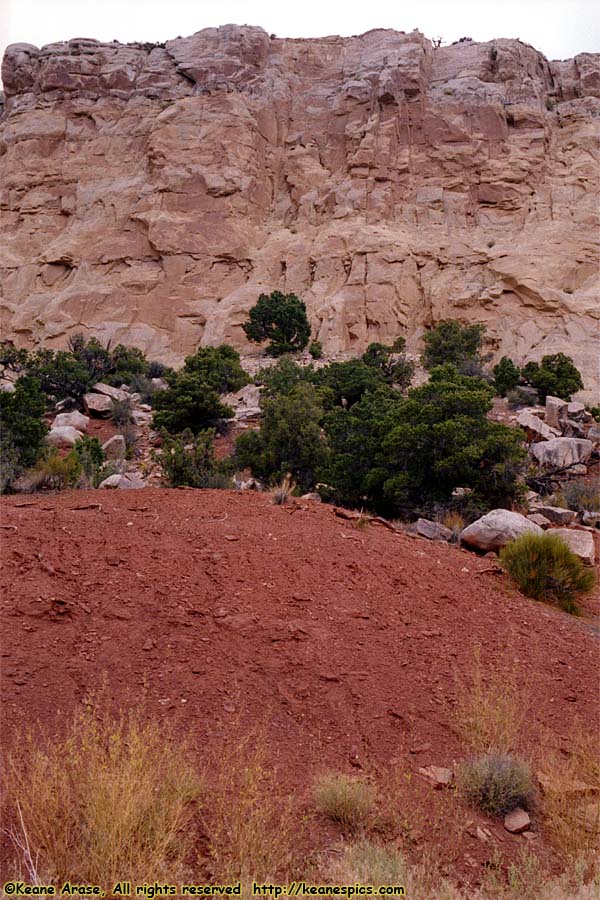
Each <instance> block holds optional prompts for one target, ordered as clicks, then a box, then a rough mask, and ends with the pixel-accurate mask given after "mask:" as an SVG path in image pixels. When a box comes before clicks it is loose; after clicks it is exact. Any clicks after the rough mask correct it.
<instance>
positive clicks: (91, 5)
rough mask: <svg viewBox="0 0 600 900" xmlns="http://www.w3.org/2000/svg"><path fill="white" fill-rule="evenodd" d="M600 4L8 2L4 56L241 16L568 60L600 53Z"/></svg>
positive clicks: (158, 36) (2, 3) (470, 0)
mask: <svg viewBox="0 0 600 900" xmlns="http://www.w3.org/2000/svg"><path fill="white" fill-rule="evenodd" d="M598 9H599V5H598V0H420V2H414V0H413V2H402V0H360V2H354V0H0V56H1V55H3V54H4V50H5V48H6V46H7V45H8V44H12V43H16V42H25V43H29V44H35V45H36V46H38V47H41V46H42V45H43V44H50V43H52V42H53V41H60V40H68V39H69V38H73V37H92V38H97V39H98V40H103V41H111V40H113V39H116V40H119V41H123V42H126V41H165V40H168V39H170V38H174V37H177V36H178V35H181V36H186V35H189V34H193V33H194V32H195V31H200V29H202V28H207V27H209V26H216V25H224V24H226V23H228V22H233V23H235V24H237V25H260V26H262V27H263V28H264V29H265V30H266V31H268V32H269V33H275V34H276V35H277V36H278V37H319V36H323V35H328V34H341V35H351V34H361V33H362V32H364V31H369V30H370V29H371V28H395V29H397V30H398V31H412V29H413V28H418V29H419V30H420V31H422V32H423V33H424V34H425V35H426V36H427V37H429V38H432V37H434V38H437V37H441V38H442V39H443V42H444V43H451V42H452V41H455V40H458V38H460V37H466V36H468V37H472V38H473V39H474V40H476V41H488V40H492V39H493V38H502V37H506V38H520V39H521V40H522V41H525V42H526V43H528V44H533V46H534V47H536V48H537V49H538V50H541V51H542V53H544V54H545V55H546V56H547V57H548V59H566V58H567V57H571V56H575V55H576V54H577V53H582V52H584V51H588V52H598V51H600V14H599V13H598Z"/></svg>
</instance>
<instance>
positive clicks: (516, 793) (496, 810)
mask: <svg viewBox="0 0 600 900" xmlns="http://www.w3.org/2000/svg"><path fill="white" fill-rule="evenodd" d="M457 784H458V789H459V792H460V793H461V795H462V796H463V797H464V799H465V800H466V801H467V803H470V804H471V805H472V806H475V807H476V808H477V809H479V810H481V812H483V813H486V814H487V815H489V816H503V815H506V813H508V812H511V810H513V809H516V808H517V807H518V806H522V807H524V808H527V806H528V805H529V804H530V802H531V799H532V796H533V781H532V777H531V772H530V770H529V767H528V766H527V764H526V763H525V762H523V760H521V759H519V758H518V757H516V756H514V755H513V754H512V753H484V754H483V755H482V756H478V757H476V758H475V759H471V760H468V761H467V762H464V763H463V764H462V765H461V766H460V767H459V769H458V772H457Z"/></svg>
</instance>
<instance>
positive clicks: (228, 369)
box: [166, 344, 249, 394]
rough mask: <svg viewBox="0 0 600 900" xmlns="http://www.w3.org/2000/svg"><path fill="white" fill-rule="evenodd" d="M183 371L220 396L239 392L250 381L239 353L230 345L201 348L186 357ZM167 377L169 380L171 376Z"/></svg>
mask: <svg viewBox="0 0 600 900" xmlns="http://www.w3.org/2000/svg"><path fill="white" fill-rule="evenodd" d="M183 371H184V372H187V373H189V374H192V375H194V376H196V377H197V378H198V379H199V380H200V381H202V382H204V384H207V385H209V386H210V387H211V388H213V389H214V390H215V391H217V393H218V394H226V393H229V392H231V391H239V389H240V388H242V387H244V385H245V384H248V381H249V378H248V376H247V374H246V373H245V372H244V370H243V368H242V365H241V363H240V355H239V353H238V352H237V350H234V348H233V347H230V346H229V344H220V345H219V346H218V347H200V348H199V349H198V350H196V352H195V353H193V354H192V355H191V356H186V358H185V363H184V366H183ZM166 377H167V380H168V378H169V375H168V374H167V375H166Z"/></svg>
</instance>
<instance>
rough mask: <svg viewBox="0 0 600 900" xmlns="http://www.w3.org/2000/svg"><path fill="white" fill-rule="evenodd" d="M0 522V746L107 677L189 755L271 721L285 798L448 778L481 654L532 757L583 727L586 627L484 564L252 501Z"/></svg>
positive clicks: (193, 501) (176, 503)
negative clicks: (388, 777)
mask: <svg viewBox="0 0 600 900" xmlns="http://www.w3.org/2000/svg"><path fill="white" fill-rule="evenodd" d="M0 508H1V511H2V526H3V531H2V532H1V534H2V541H3V548H4V549H3V553H2V567H1V583H2V608H1V613H2V634H3V638H2V650H1V653H2V660H1V662H2V671H1V684H2V695H1V702H2V714H3V728H2V738H3V741H4V742H5V743H10V740H11V734H12V732H13V728H14V726H16V725H17V724H18V723H19V722H21V721H23V720H25V721H28V722H31V721H33V720H35V719H40V720H41V721H42V722H43V723H45V724H46V725H47V726H48V728H49V730H51V729H52V727H53V724H54V722H55V714H56V710H57V708H61V709H64V710H69V709H71V708H73V706H74V705H75V704H77V703H78V702H79V701H81V699H82V698H83V697H84V696H85V694H86V692H88V691H89V690H90V689H93V688H95V687H97V686H98V685H99V684H100V683H101V681H102V678H103V676H104V675H106V678H107V679H108V688H109V691H110V694H111V696H112V698H114V700H115V702H118V703H120V702H126V703H131V702H134V703H137V702H140V701H141V699H142V698H145V702H146V703H147V704H148V708H149V710H150V712H154V711H155V712H156V715H159V716H166V717H171V718H173V717H175V718H176V719H177V721H179V722H180V723H181V725H182V726H185V727H186V729H191V731H192V733H193V734H194V735H195V736H196V737H197V740H198V746H202V743H203V741H204V739H205V738H207V737H210V736H211V735H214V734H221V733H223V732H224V731H227V728H228V727H229V726H228V723H234V724H235V725H236V726H238V725H240V724H241V726H242V727H243V726H244V725H245V724H249V723H251V722H253V721H256V720H259V721H261V722H264V723H266V724H268V726H269V728H270V729H271V730H270V732H269V734H270V735H271V736H272V739H273V746H274V748H276V750H277V753H278V756H279V758H280V759H281V760H283V761H284V763H285V771H286V774H287V777H288V779H289V781H290V784H292V785H296V786H297V785H305V784H306V783H307V781H308V780H309V779H310V773H311V772H313V771H315V770H318V769H321V768H323V767H324V766H333V767H336V768H343V769H346V770H349V769H350V767H352V766H363V767H364V768H365V770H367V769H368V770H369V771H374V770H381V769H382V768H383V767H384V766H387V765H388V764H389V763H390V762H393V761H395V760H398V759H399V758H406V759H408V760H410V762H411V764H412V766H413V769H414V768H416V767H417V766H418V765H429V764H438V765H448V764H452V760H453V759H457V758H459V757H460V756H461V753H462V752H464V750H461V746H460V744H459V742H458V740H457V737H456V736H455V735H454V734H453V732H452V730H451V727H450V723H449V714H450V712H451V709H452V705H453V702H454V699H455V693H456V685H455V673H458V674H459V675H462V676H464V675H465V672H466V671H467V670H469V669H470V668H471V666H472V661H473V652H474V648H475V646H476V645H477V644H480V645H481V648H482V651H481V655H482V660H483V662H484V664H485V665H486V666H488V665H489V666H491V667H493V668H494V669H495V670H499V671H502V670H503V669H512V668H516V670H517V672H518V673H519V677H520V679H521V680H522V682H523V683H524V684H526V685H527V686H528V687H529V689H530V692H531V697H532V700H533V703H532V708H531V713H530V716H529V719H528V727H529V732H528V737H529V738H530V740H531V741H532V742H534V741H535V740H536V739H537V736H538V734H539V730H540V728H541V727H543V728H544V729H548V730H549V732H550V734H551V736H552V737H551V741H552V742H553V743H554V744H556V746H561V747H567V746H568V735H569V732H570V729H571V728H572V727H573V725H574V723H575V721H576V720H577V719H580V720H582V721H583V722H584V723H585V724H586V725H587V726H588V727H594V725H595V723H597V708H596V706H595V700H596V698H597V688H598V684H599V674H600V672H599V656H598V643H597V634H596V630H595V628H594V626H593V625H592V624H591V623H590V622H589V621H586V620H585V619H582V620H578V619H575V618H573V617H570V616H568V615H566V614H564V613H562V612H560V611H558V610H555V609H553V608H551V607H548V606H545V605H543V604H539V603H535V602H533V601H531V600H528V599H526V598H524V597H521V596H520V595H519V594H518V593H517V592H516V591H515V590H514V589H513V588H512V587H511V586H510V584H509V583H508V581H507V579H506V578H505V576H503V575H501V574H497V573H495V572H494V571H493V570H494V568H495V564H494V560H491V559H488V558H480V557H478V556H476V555H473V554H471V553H467V552H466V551H463V550H458V549H456V548H454V547H450V546H447V545H440V544H432V543H429V542H427V541H425V540H422V539H420V538H412V537H410V536H408V535H403V534H394V533H391V532H390V531H388V530H386V529H385V528H383V527H381V526H379V525H376V524H372V525H370V526H368V527H365V528H360V529H357V528H355V527H353V526H352V524H351V523H350V522H348V521H344V520H343V519H341V518H338V517H336V515H335V512H334V510H333V508H332V507H329V506H325V505H320V504H318V503H317V504H315V503H309V502H305V503H304V502H301V501H297V502H295V503H294V504H292V505H290V506H285V507H278V506H274V505H272V503H271V498H270V497H269V496H267V495H260V494H252V493H244V494H241V493H234V492H226V491H194V490H165V489H162V490H159V489H147V490H142V491H123V492H120V491H115V492H98V491H87V492H85V491H78V492H68V493H62V494H60V495H53V496H50V495H48V496H39V495H38V496H36V497H11V498H5V499H4V500H3V501H2V503H1V507H0ZM12 526H14V527H15V529H16V530H13V528H12ZM419 747H421V748H423V749H422V750H421V751H420V752H418V748H419ZM409 750H411V751H417V752H413V753H412V754H409V753H408V751H409ZM423 790H424V791H429V792H430V793H433V792H431V791H430V789H429V788H423ZM436 796H439V795H438V794H437V792H436ZM505 838H506V835H505ZM508 840H509V841H513V840H514V841H517V840H519V841H522V840H523V839H522V838H518V839H517V838H514V839H513V838H508ZM475 843H476V844H477V843H478V842H475ZM477 849H481V848H480V847H479V848H477ZM477 849H476V850H474V849H473V848H471V850H470V853H471V854H473V853H476V852H477ZM455 852H456V854H459V851H458V850H457V849H456V848H455ZM486 852H487V851H486Z"/></svg>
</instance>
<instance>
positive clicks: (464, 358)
mask: <svg viewBox="0 0 600 900" xmlns="http://www.w3.org/2000/svg"><path fill="white" fill-rule="evenodd" d="M484 335H485V325H463V324H462V323H461V322H458V321H457V320H456V319H449V320H446V321H443V322H438V323H437V324H436V325H434V327H433V328H432V329H431V330H430V331H428V332H427V333H426V334H425V335H424V337H423V344H424V347H425V349H424V351H423V365H424V366H425V368H426V369H429V370H430V371H431V369H434V368H435V367H436V366H443V365H445V364H447V363H450V364H452V365H453V366H455V367H456V368H457V370H458V372H459V373H460V374H461V375H480V374H481V367H482V362H483V360H482V358H481V348H482V345H483V337H484Z"/></svg>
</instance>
